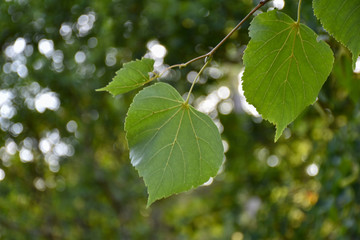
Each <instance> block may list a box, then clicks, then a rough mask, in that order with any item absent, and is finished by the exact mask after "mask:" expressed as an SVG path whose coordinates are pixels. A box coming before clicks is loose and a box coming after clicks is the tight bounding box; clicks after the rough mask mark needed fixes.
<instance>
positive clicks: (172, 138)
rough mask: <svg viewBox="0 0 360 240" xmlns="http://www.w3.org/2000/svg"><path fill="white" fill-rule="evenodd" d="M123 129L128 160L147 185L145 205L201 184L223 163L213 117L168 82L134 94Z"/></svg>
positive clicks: (221, 148)
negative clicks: (128, 149)
mask: <svg viewBox="0 0 360 240" xmlns="http://www.w3.org/2000/svg"><path fill="white" fill-rule="evenodd" d="M125 130H126V132H127V135H126V137H127V140H128V144H129V148H130V158H131V163H132V165H133V166H134V167H135V168H136V169H137V170H138V171H139V175H140V176H141V177H143V178H144V181H145V184H146V186H147V187H148V193H149V198H148V206H149V205H151V203H153V202H154V201H156V200H158V199H161V198H164V197H168V196H170V195H172V194H175V193H180V192H183V191H187V190H189V189H191V188H193V187H197V186H199V185H201V184H203V183H205V182H206V181H208V180H209V178H210V177H214V176H215V175H216V174H217V172H218V170H219V168H220V166H221V164H222V161H223V157H224V150H223V145H222V141H221V137H220V134H219V131H218V129H217V127H216V126H215V124H214V123H213V121H212V120H211V119H210V118H209V117H208V116H207V115H205V114H203V113H201V112H198V111H197V110H195V109H194V108H193V107H192V106H190V105H188V104H187V103H185V102H184V100H183V99H182V97H181V96H180V94H179V93H178V92H177V91H176V90H175V89H174V88H173V87H171V86H170V85H168V84H165V83H157V84H154V85H152V86H150V87H147V88H145V89H144V90H142V91H140V92H139V93H138V94H137V95H136V96H135V98H134V101H133V103H132V104H131V106H130V109H129V112H128V116H127V118H126V122H125Z"/></svg>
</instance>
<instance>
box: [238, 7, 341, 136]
mask: <svg viewBox="0 0 360 240" xmlns="http://www.w3.org/2000/svg"><path fill="white" fill-rule="evenodd" d="M249 34H250V37H251V40H250V42H249V44H248V46H247V48H246V50H245V54H244V58H243V60H244V65H245V72H244V75H243V79H242V80H243V89H244V94H245V97H246V99H247V101H248V102H249V103H250V104H252V105H254V106H255V107H256V109H257V111H258V112H259V113H260V114H261V115H262V117H263V118H264V119H267V120H268V121H270V122H271V123H273V124H275V125H276V135H275V141H277V140H278V139H279V137H280V136H281V134H282V132H283V131H284V129H285V128H286V126H287V125H288V124H290V123H291V122H292V121H294V120H295V118H296V117H297V116H298V115H299V114H300V113H301V112H302V111H303V110H304V109H305V107H306V106H308V105H310V104H312V103H314V101H315V100H316V97H317V95H318V93H319V91H320V89H321V87H322V85H323V84H324V82H325V81H326V79H327V77H328V76H329V74H330V72H331V69H332V65H333V61H334V57H333V53H332V51H331V49H330V47H329V46H328V45H327V44H326V43H325V42H323V41H317V35H316V34H315V33H314V32H313V31H312V30H311V29H310V28H308V27H307V26H305V25H303V24H298V23H296V22H295V21H294V20H293V19H291V18H290V17H289V16H288V15H286V14H284V13H281V12H277V11H276V10H274V11H270V12H266V13H262V14H259V15H258V16H256V17H255V18H254V20H253V21H252V22H251V25H250V33H249Z"/></svg>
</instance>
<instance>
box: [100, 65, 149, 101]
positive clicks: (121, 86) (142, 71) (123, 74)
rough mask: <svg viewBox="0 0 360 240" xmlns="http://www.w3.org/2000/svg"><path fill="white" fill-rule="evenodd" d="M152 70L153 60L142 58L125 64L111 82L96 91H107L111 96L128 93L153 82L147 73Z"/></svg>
mask: <svg viewBox="0 0 360 240" xmlns="http://www.w3.org/2000/svg"><path fill="white" fill-rule="evenodd" d="M153 70H154V60H153V59H149V58H143V59H141V60H136V61H131V62H128V63H125V64H124V66H123V67H122V68H121V69H120V70H119V71H117V72H116V76H115V77H114V78H113V81H111V82H110V83H109V84H108V85H107V86H106V87H104V88H100V89H98V90H97V91H108V92H110V93H111V94H112V95H118V94H122V93H126V92H129V91H131V90H134V89H136V88H138V87H141V86H143V85H145V84H146V83H148V82H150V81H151V80H153V79H152V78H150V76H149V73H150V72H152V71H153Z"/></svg>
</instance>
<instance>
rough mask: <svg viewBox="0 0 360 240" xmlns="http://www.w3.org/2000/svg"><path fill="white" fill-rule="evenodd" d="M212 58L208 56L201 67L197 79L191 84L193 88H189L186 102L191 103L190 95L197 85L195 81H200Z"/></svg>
mask: <svg viewBox="0 0 360 240" xmlns="http://www.w3.org/2000/svg"><path fill="white" fill-rule="evenodd" d="M211 60H212V58H211V57H210V58H208V59H207V60H206V62H205V64H204V66H203V67H202V68H201V69H200V71H199V72H198V74H197V75H196V77H195V79H194V81H193V83H192V85H191V88H190V90H189V93H188V95H187V98H186V100H185V103H186V104H188V103H189V99H190V95H191V92H192V90H193V88H194V86H195V83H196V82H197V81H198V79H199V78H200V75H201V74H202V73H203V71H204V70H205V68H206V67H207V65H209V63H210V62H211Z"/></svg>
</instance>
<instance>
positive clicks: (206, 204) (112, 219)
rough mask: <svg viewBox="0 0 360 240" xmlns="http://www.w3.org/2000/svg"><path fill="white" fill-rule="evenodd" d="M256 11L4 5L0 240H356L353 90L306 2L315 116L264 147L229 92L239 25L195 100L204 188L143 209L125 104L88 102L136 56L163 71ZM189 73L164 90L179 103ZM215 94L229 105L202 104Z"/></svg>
mask: <svg viewBox="0 0 360 240" xmlns="http://www.w3.org/2000/svg"><path fill="white" fill-rule="evenodd" d="M256 3H257V2H256V1H254V2H253V1H251V0H242V1H238V0H237V1H235V0H226V1H225V0H200V1H190V0H184V1H174V0H155V1H144V0H112V1H110V0H105V1H94V0H88V1H84V0H76V1H54V0H42V1H28V0H6V1H2V2H1V3H0V29H1V32H0V46H1V55H0V66H1V70H0V77H1V81H0V127H1V130H0V158H1V161H0V169H1V171H0V179H2V180H1V181H0V239H233V240H241V239H358V238H359V236H360V227H359V226H360V204H359V203H360V190H359V189H360V180H359V174H360V169H359V168H360V166H359V165H360V153H359V149H360V136H359V135H360V114H359V112H360V105H359V101H358V100H359V90H358V89H359V88H358V87H359V86H360V85H359V84H358V83H359V82H358V81H359V79H360V77H359V74H355V73H353V72H352V71H351V58H350V55H349V52H348V51H347V50H346V49H345V48H344V47H342V46H341V45H339V44H338V43H337V42H336V41H335V40H333V39H332V38H331V37H328V36H327V35H326V33H325V32H324V30H323V29H322V28H321V27H320V25H319V23H318V22H317V20H316V19H315V17H314V16H313V13H312V9H311V1H303V4H304V6H303V10H302V12H303V13H302V16H303V17H302V18H303V19H302V21H303V22H304V23H306V24H308V25H309V26H310V27H311V28H313V29H314V30H315V31H316V32H318V33H319V34H320V35H321V37H323V38H325V39H327V41H328V43H329V44H330V45H331V47H332V49H333V50H334V53H335V56H336V63H335V67H334V71H333V74H332V75H331V76H330V78H329V79H328V81H327V82H326V84H325V86H324V87H323V89H322V91H321V93H320V95H319V100H318V101H317V103H315V104H314V105H313V106H311V107H309V108H308V109H307V110H306V111H305V112H304V113H303V114H302V115H301V116H300V117H299V118H298V119H297V120H296V121H295V122H294V123H293V124H292V125H290V127H289V128H288V129H286V130H285V133H284V136H283V137H282V138H281V139H280V140H279V142H278V143H276V144H275V143H274V142H273V134H274V128H273V126H272V125H271V124H269V123H267V122H265V121H261V118H259V117H256V116H251V115H249V114H247V113H246V112H245V111H244V107H243V105H242V101H243V99H242V98H241V96H240V94H239V91H238V83H239V81H238V75H239V73H240V72H241V71H242V70H243V65H242V63H241V58H242V53H243V50H244V48H245V46H246V43H247V42H248V40H249V37H248V31H247V26H248V24H249V23H247V24H245V25H244V27H243V28H242V29H240V30H239V31H238V32H237V33H236V35H234V36H233V37H232V38H231V39H230V40H229V41H228V42H227V43H226V44H225V45H224V46H223V47H222V48H221V49H220V51H219V52H218V53H217V54H216V56H215V61H216V62H213V64H212V66H211V68H210V69H209V71H207V72H206V75H205V76H203V78H202V81H200V82H201V83H205V82H206V85H205V84H198V85H197V86H196V87H195V92H194V98H193V102H194V104H195V106H197V107H199V106H200V108H201V104H202V103H203V102H204V101H207V100H211V99H212V100H213V102H214V99H215V100H216V101H215V105H214V106H213V107H212V108H211V109H208V113H209V114H210V116H211V117H212V118H213V119H214V120H215V122H216V123H217V125H218V126H219V127H220V129H222V130H223V132H222V137H223V139H224V140H225V141H226V145H228V151H227V152H226V162H225V164H224V166H223V169H222V171H221V173H219V175H218V176H217V177H216V178H215V179H214V181H213V182H212V184H211V185H210V186H207V187H200V188H198V189H196V190H193V191H190V192H187V193H183V194H179V195H176V196H173V197H170V198H168V199H165V200H161V201H158V202H157V203H155V204H154V205H153V206H152V207H151V208H148V209H147V208H146V198H147V195H146V189H145V186H144V184H143V181H142V179H141V178H139V177H138V174H137V172H136V171H135V170H134V169H133V168H132V167H131V165H130V161H129V159H128V150H127V145H126V141H125V133H124V131H123V123H124V118H125V116H126V111H127V109H128V107H129V105H130V103H131V101H132V98H133V96H134V95H135V94H136V91H135V92H131V93H128V94H125V95H124V96H119V97H116V98H113V97H112V96H110V94H105V93H99V92H95V89H97V88H99V87H102V86H105V85H106V84H107V83H108V82H109V81H110V80H111V78H112V77H113V76H114V74H115V72H116V70H118V69H119V68H120V67H121V66H122V64H123V63H124V62H128V61H130V60H134V59H136V58H138V59H139V58H141V57H142V56H144V55H145V54H151V44H150V43H152V44H158V45H159V44H162V45H163V46H165V47H166V50H167V55H166V57H165V60H164V61H165V63H167V64H175V63H181V62H184V61H186V60H189V59H191V58H193V57H195V56H198V55H199V54H203V53H206V52H207V51H208V50H209V49H210V47H211V46H214V45H215V44H216V43H217V42H218V41H219V40H221V38H222V37H223V36H224V35H225V34H226V33H227V32H228V31H229V29H231V28H232V27H233V26H235V24H236V23H237V21H239V20H240V19H241V18H242V17H244V16H245V15H246V14H247V13H248V12H249V11H250V10H251V8H252V7H253V6H254V5H255V4H256ZM269 7H271V3H270V4H269V5H268V6H266V7H264V8H263V9H262V10H266V9H267V8H269ZM296 7H297V1H296V0H287V1H286V5H285V8H284V10H283V11H284V12H286V13H287V14H289V15H290V16H292V17H293V18H295V15H296ZM24 41H25V45H24ZM161 61H162V59H158V62H159V64H160V65H161V64H162V62H161ZM199 65H201V63H194V64H193V65H191V66H190V67H188V68H186V69H182V70H177V71H172V72H171V73H170V74H168V75H167V77H166V78H164V79H162V80H164V81H167V82H169V83H170V84H172V85H174V86H175V87H176V88H177V89H178V90H179V92H180V93H182V94H183V93H185V92H186V91H188V89H189V85H190V83H189V82H188V81H186V79H187V78H190V75H191V72H192V71H197V70H199ZM221 86H227V88H228V89H229V90H230V96H229V98H227V99H222V98H221V97H220V98H219V97H216V96H218V95H219V94H217V93H218V92H219V90H218V89H219V88H220V87H221ZM221 96H224V95H221ZM224 106H225V107H224ZM226 106H227V107H226ZM229 106H230V107H231V106H232V107H231V108H230V111H229ZM224 109H225V110H224Z"/></svg>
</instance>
